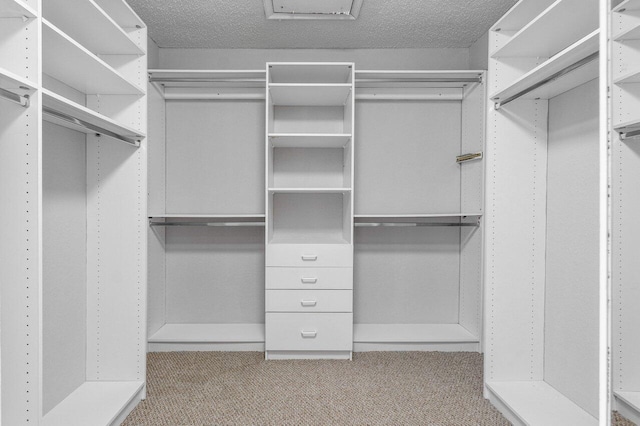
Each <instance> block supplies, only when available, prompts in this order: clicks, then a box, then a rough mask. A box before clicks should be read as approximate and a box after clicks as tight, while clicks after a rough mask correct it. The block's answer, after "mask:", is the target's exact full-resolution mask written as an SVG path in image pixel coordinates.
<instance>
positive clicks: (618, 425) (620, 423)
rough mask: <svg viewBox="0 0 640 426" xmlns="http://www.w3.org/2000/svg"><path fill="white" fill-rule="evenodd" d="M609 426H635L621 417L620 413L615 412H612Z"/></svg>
mask: <svg viewBox="0 0 640 426" xmlns="http://www.w3.org/2000/svg"><path fill="white" fill-rule="evenodd" d="M611 425H612V426H636V424H635V423H634V422H632V421H631V420H628V419H626V418H624V417H622V416H621V415H620V413H618V412H617V411H614V412H613V418H612V422H611Z"/></svg>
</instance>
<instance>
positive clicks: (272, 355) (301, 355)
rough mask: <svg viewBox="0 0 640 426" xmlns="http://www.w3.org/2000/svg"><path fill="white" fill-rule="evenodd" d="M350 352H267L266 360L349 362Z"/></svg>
mask: <svg viewBox="0 0 640 426" xmlns="http://www.w3.org/2000/svg"><path fill="white" fill-rule="evenodd" d="M351 357H352V355H351V351H317V350H313V351H267V352H265V359H267V360H285V359H288V360H291V359H336V360H349V361H350V360H351Z"/></svg>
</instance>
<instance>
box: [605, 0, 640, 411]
mask: <svg viewBox="0 0 640 426" xmlns="http://www.w3.org/2000/svg"><path fill="white" fill-rule="evenodd" d="M638 10H640V2H638V1H637V0H629V1H624V2H622V3H620V4H619V5H618V6H617V7H615V8H614V9H613V11H612V13H611V17H610V19H611V27H612V28H611V32H612V33H613V34H614V35H615V36H614V37H613V39H612V40H611V42H610V49H611V61H612V67H611V68H612V70H613V73H612V75H611V76H610V80H609V85H610V87H611V94H612V96H611V104H610V106H611V110H612V112H613V117H612V124H613V126H612V127H613V129H612V130H613V131H612V132H611V136H610V141H611V146H612V154H611V157H612V160H611V165H612V169H611V171H610V176H611V184H612V187H611V199H612V208H611V211H612V218H611V234H612V235H611V241H612V244H611V254H610V262H611V265H612V271H611V281H610V283H611V298H612V301H611V320H612V322H611V344H612V347H611V354H612V363H611V379H612V391H613V392H612V393H613V394H612V398H611V399H612V408H613V409H614V410H616V411H618V412H619V413H620V414H622V415H623V416H624V417H626V418H628V419H629V420H631V421H633V422H634V423H640V365H639V363H638V357H640V337H639V335H638V327H640V315H639V314H638V312H639V309H638V306H639V302H638V301H639V300H640V285H639V284H638V280H637V279H636V275H635V274H637V273H638V267H637V262H636V261H635V259H636V258H637V256H638V244H637V240H636V237H637V236H638V235H639V234H638V233H639V232H640V228H639V227H638V226H637V224H635V223H634V221H633V220H632V218H633V215H634V214H635V212H636V211H637V210H638V208H639V207H640V198H639V197H638V196H637V194H636V191H634V190H633V187H634V186H635V184H636V183H637V182H639V181H640V174H639V173H638V167H639V166H640V164H639V163H638V155H637V146H638V140H639V139H638V135H640V111H638V107H640V103H639V102H640V98H639V95H640V78H639V77H638V76H639V75H640V68H639V67H638V63H639V61H640V51H638V50H637V46H638V43H639V42H640V41H638V40H640V31H639V30H640V19H639V16H638Z"/></svg>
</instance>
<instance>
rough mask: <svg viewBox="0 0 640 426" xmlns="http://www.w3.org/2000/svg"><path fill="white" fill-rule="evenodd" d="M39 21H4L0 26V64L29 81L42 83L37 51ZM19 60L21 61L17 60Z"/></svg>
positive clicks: (21, 19)
mask: <svg viewBox="0 0 640 426" xmlns="http://www.w3.org/2000/svg"><path fill="white" fill-rule="evenodd" d="M39 28H40V21H39V20H38V19H29V18H27V19H26V20H24V19H23V18H22V17H21V16H20V17H15V18H6V19H2V25H0V64H2V67H3V68H4V69H6V70H8V71H10V72H12V73H14V74H16V75H18V76H20V77H21V78H24V79H26V80H27V81H32V82H35V83H38V82H39V81H40V74H39V73H38V70H39V68H38V67H39V63H40V55H39V50H38V49H37V46H38V43H39V39H40V37H39V34H40V30H39ZM17 58H19V59H17Z"/></svg>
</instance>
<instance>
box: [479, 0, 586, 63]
mask: <svg viewBox="0 0 640 426" xmlns="http://www.w3.org/2000/svg"><path fill="white" fill-rule="evenodd" d="M567 22H571V25H567V24H566V23H567ZM596 28H598V2H597V1H587V2H585V1H584V0H557V1H556V2H555V3H553V4H552V5H551V6H549V7H548V8H547V9H546V10H544V11H543V12H542V13H541V14H540V15H538V16H537V17H536V18H534V19H533V20H531V21H530V22H529V23H528V24H527V25H526V26H524V27H523V28H522V29H521V30H520V31H518V32H517V33H516V34H515V35H514V36H513V37H512V38H511V39H510V40H509V41H508V42H507V43H506V44H505V45H504V46H503V47H502V48H500V49H498V50H497V51H495V52H493V53H492V54H491V56H492V57H493V58H504V57H512V56H529V57H536V56H537V57H546V58H549V57H551V56H554V55H555V54H557V53H558V52H560V51H562V50H563V49H564V48H565V47H567V46H569V45H571V44H572V43H575V42H576V41H578V40H580V39H581V38H582V37H584V36H585V35H587V34H589V33H591V32H592V31H594V30H595V29H596Z"/></svg>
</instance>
